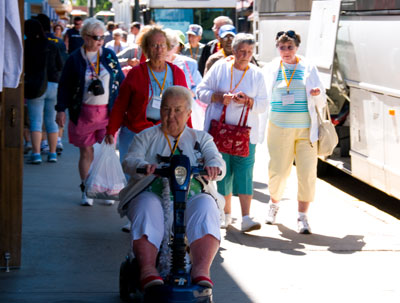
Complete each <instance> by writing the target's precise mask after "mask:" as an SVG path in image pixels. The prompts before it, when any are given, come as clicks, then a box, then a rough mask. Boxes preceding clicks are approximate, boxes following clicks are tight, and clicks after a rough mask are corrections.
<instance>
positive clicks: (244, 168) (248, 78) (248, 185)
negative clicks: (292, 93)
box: [197, 33, 267, 232]
mask: <svg viewBox="0 0 400 303" xmlns="http://www.w3.org/2000/svg"><path fill="white" fill-rule="evenodd" d="M254 44H255V40H254V37H253V36H252V35H251V34H243V33H241V34H237V35H236V36H235V39H234V40H233V43H232V46H233V58H232V57H228V58H225V59H221V60H220V61H219V62H218V63H216V64H214V65H213V66H212V67H211V69H210V70H209V71H208V72H207V74H206V75H205V77H204V78H203V82H202V83H200V85H199V86H198V88H197V96H198V98H199V100H200V101H203V102H204V103H207V104H209V105H208V107H207V111H206V118H205V123H204V130H208V129H209V127H210V122H211V120H212V119H217V120H219V118H220V116H221V112H222V109H223V107H224V105H225V106H227V109H226V118H225V121H226V123H227V124H233V125H237V124H238V122H239V119H240V115H241V113H242V110H243V107H244V106H249V107H250V111H249V115H248V122H247V123H248V124H247V125H248V126H250V127H251V132H250V144H249V149H250V153H249V155H248V156H247V157H239V156H233V155H229V154H226V153H223V154H222V156H223V158H224V160H225V162H226V166H227V174H226V176H225V178H224V179H223V180H222V181H220V182H218V192H219V193H220V194H222V195H224V196H225V201H226V204H225V226H228V225H230V224H231V223H232V217H231V198H232V194H234V195H238V196H239V200H240V204H241V209H242V217H243V218H242V231H243V232H247V231H251V230H255V229H260V228H261V224H260V223H258V222H255V221H254V220H253V219H252V218H250V217H249V215H250V204H251V200H252V195H253V166H254V161H255V149H256V144H257V143H258V142H261V141H262V138H263V135H264V129H260V128H259V114H260V113H263V112H265V111H266V108H267V91H266V87H265V82H264V77H263V75H262V73H261V70H260V69H259V68H258V67H257V66H255V65H253V64H251V63H249V62H250V60H251V57H252V55H253V50H254Z"/></svg>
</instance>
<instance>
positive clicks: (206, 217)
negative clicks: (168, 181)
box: [127, 192, 221, 249]
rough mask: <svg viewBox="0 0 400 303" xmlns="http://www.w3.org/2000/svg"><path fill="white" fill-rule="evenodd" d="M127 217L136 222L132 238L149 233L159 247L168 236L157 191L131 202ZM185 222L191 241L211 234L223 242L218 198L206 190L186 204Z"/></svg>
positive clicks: (147, 193) (137, 197)
mask: <svg viewBox="0 0 400 303" xmlns="http://www.w3.org/2000/svg"><path fill="white" fill-rule="evenodd" d="M171 203H172V202H171ZM127 216H128V218H129V220H130V221H131V222H132V226H131V235H132V239H133V240H139V239H140V238H141V237H143V236H144V235H146V236H147V239H148V240H149V242H150V243H152V244H153V245H154V246H155V247H157V248H158V249H159V248H160V246H161V242H162V240H163V235H164V212H163V208H162V204H161V199H160V198H159V197H158V196H157V195H156V194H154V193H151V192H142V193H140V194H139V195H138V196H136V197H135V198H133V199H132V200H131V201H130V202H129V206H128V212H127ZM171 216H173V214H171ZM185 225H186V236H187V239H188V241H189V244H192V243H193V242H194V241H196V240H198V239H200V238H202V237H204V236H205V235H208V234H209V235H212V236H213V237H214V238H216V239H217V240H219V241H220V240H221V234H220V213H219V210H218V207H217V203H216V201H215V200H214V198H213V197H212V196H210V195H208V194H203V193H201V194H197V195H195V196H194V197H192V198H190V199H189V200H188V201H187V203H186V211H185Z"/></svg>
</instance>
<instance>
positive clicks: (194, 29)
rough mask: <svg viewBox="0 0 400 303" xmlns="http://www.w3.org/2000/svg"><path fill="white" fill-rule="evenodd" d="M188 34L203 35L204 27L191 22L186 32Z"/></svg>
mask: <svg viewBox="0 0 400 303" xmlns="http://www.w3.org/2000/svg"><path fill="white" fill-rule="evenodd" d="M186 34H188V35H189V34H191V35H195V36H201V35H203V28H202V27H201V26H200V25H198V24H190V25H189V30H188V31H187V32H186Z"/></svg>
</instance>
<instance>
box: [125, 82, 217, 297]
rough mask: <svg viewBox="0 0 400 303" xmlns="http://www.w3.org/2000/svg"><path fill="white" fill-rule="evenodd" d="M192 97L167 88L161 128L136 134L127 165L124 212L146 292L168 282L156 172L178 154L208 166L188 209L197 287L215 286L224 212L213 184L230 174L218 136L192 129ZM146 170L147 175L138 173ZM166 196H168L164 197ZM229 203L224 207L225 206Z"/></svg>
mask: <svg viewBox="0 0 400 303" xmlns="http://www.w3.org/2000/svg"><path fill="white" fill-rule="evenodd" d="M192 102H193V101H192V96H191V93H190V91H189V90H188V89H187V88H185V87H181V86H172V87H169V88H168V89H166V90H165V91H164V93H163V95H162V101H161V109H160V114H161V124H159V125H156V126H154V127H152V128H149V129H146V130H144V131H142V132H141V133H139V134H138V135H137V136H135V138H134V140H133V141H132V144H131V145H130V147H129V151H128V154H127V155H126V157H125V159H124V161H123V163H122V166H123V169H124V172H125V173H127V174H129V175H130V176H131V178H130V181H129V183H128V185H127V187H126V188H124V189H123V190H122V191H121V193H120V204H119V208H118V210H119V213H120V215H121V216H127V217H128V218H129V220H130V222H132V226H131V235H132V241H133V242H132V243H133V253H134V255H135V258H136V259H137V261H138V264H139V268H140V282H141V288H142V289H146V288H148V287H150V286H154V285H162V284H164V281H163V278H162V277H161V276H160V273H159V272H158V271H157V268H156V260H157V254H158V251H159V249H160V246H161V244H162V241H163V238H164V229H165V228H164V218H165V213H164V209H163V199H165V194H164V196H163V182H162V180H161V178H160V177H157V176H155V175H154V174H153V173H154V172H155V169H156V168H157V167H160V165H161V164H165V163H168V161H169V159H170V158H171V156H172V155H174V154H175V155H176V154H183V155H186V156H187V157H189V159H190V162H191V165H192V166H198V165H202V166H204V169H205V170H206V171H207V176H203V178H204V179H205V180H201V179H200V178H193V179H192V181H191V183H190V190H189V195H188V201H187V205H186V211H185V225H186V237H187V240H188V242H189V247H190V255H191V261H192V268H191V278H192V283H193V284H198V285H202V286H205V287H212V286H213V282H212V281H211V279H210V266H211V264H212V261H213V259H214V257H215V255H216V253H217V251H218V248H219V242H220V210H223V207H224V205H218V203H217V201H216V194H214V196H212V194H213V193H216V190H215V188H213V184H212V182H208V181H214V180H221V179H222V178H223V177H224V175H225V162H224V160H223V159H222V156H221V154H220V153H219V152H218V149H217V147H216V146H215V144H214V141H213V139H212V137H211V136H210V135H209V134H208V133H206V132H204V131H198V130H194V129H191V128H189V127H187V126H186V122H187V121H188V119H189V117H190V114H191V103H192ZM137 168H145V169H146V174H145V175H143V174H138V173H137V172H136V169H137ZM163 197H164V198H163ZM220 204H223V203H220Z"/></svg>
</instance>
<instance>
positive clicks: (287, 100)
mask: <svg viewBox="0 0 400 303" xmlns="http://www.w3.org/2000/svg"><path fill="white" fill-rule="evenodd" d="M289 104H294V94H290V93H289V94H284V95H282V105H289Z"/></svg>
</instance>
